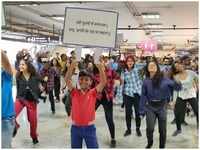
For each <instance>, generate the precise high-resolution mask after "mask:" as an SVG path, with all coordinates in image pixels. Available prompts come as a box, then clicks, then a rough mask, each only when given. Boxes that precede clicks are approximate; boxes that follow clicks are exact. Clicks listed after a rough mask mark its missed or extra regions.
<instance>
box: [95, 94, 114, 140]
mask: <svg viewBox="0 0 200 150" xmlns="http://www.w3.org/2000/svg"><path fill="white" fill-rule="evenodd" d="M101 104H102V105H103V108H104V112H105V117H106V122H107V125H108V128H109V131H110V135H111V138H112V139H115V124H114V121H113V102H112V100H107V99H105V97H103V98H102V99H101V100H97V102H96V110H97V109H98V107H99V106H100V105H101Z"/></svg>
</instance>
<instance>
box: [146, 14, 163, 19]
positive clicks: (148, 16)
mask: <svg viewBox="0 0 200 150" xmlns="http://www.w3.org/2000/svg"><path fill="white" fill-rule="evenodd" d="M142 17H143V18H144V19H159V18H160V14H159V13H142Z"/></svg>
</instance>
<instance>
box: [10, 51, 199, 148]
mask: <svg viewBox="0 0 200 150" xmlns="http://www.w3.org/2000/svg"><path fill="white" fill-rule="evenodd" d="M35 58H36V59H33V58H32V57H31V55H30V54H29V52H28V51H27V50H25V49H23V50H22V51H20V52H19V53H18V54H17V55H16V62H15V69H16V70H17V74H16V76H15V77H16V85H17V96H16V101H15V113H16V117H17V116H18V115H19V114H20V112H21V111H22V109H23V108H24V107H26V108H27V111H28V113H27V115H28V119H29V122H30V136H31V138H32V140H33V143H34V144H36V143H38V142H39V141H38V138H37V137H38V134H37V103H39V102H40V101H41V100H42V101H43V102H44V103H46V99H49V102H50V108H51V113H52V114H55V113H56V109H55V103H59V102H63V103H64V107H65V110H66V113H67V115H68V116H70V112H71V101H70V99H71V98H70V94H69V92H68V89H67V86H66V82H65V80H64V78H65V74H66V72H67V71H68V69H69V67H70V64H71V63H72V61H73V60H74V59H75V58H76V55H75V52H74V51H72V52H71V56H70V57H69V56H67V55H66V54H64V53H63V54H59V53H56V55H55V56H51V55H50V52H45V53H42V52H39V53H37V54H36V56H35ZM154 59H157V61H155V62H154ZM99 61H100V62H101V63H103V64H104V65H105V67H106V70H105V72H106V76H107V86H106V87H105V89H104V90H103V92H102V95H101V96H100V97H98V98H99V99H101V101H99V102H100V103H98V104H96V109H97V108H98V107H99V105H102V106H103V108H104V111H105V119H106V122H107V125H108V128H109V131H110V135H111V147H115V146H116V141H115V124H114V121H113V104H122V105H121V107H122V108H124V107H125V118H126V126H127V130H126V131H125V133H124V136H128V135H130V134H131V117H132V115H133V111H132V106H134V107H135V118H136V133H137V136H142V134H141V132H140V124H141V117H140V115H141V114H140V110H139V107H140V106H139V105H140V103H141V102H140V97H141V96H142V92H144V91H142V89H143V86H144V83H143V81H144V79H145V78H147V77H148V69H146V66H148V65H150V66H151V65H153V64H148V62H151V61H153V62H154V63H155V64H158V65H159V66H157V68H159V69H160V71H161V72H163V75H164V77H167V78H170V79H174V78H175V76H176V78H181V75H179V69H180V68H179V67H180V66H179V65H184V67H185V69H186V70H190V71H191V72H188V76H191V81H192V80H193V76H195V77H196V74H198V57H190V56H182V57H176V58H172V57H169V56H166V57H164V58H155V56H147V57H136V56H127V57H126V58H125V60H122V59H121V56H120V55H119V56H100V58H99ZM94 62H95V60H94V57H93V56H91V55H90V54H87V55H86V56H85V58H81V60H80V61H79V62H78V66H77V67H76V69H74V71H73V76H72V82H73V84H74V86H76V87H78V86H79V85H78V84H77V82H76V81H78V73H79V72H80V71H82V70H87V72H89V73H90V74H91V76H92V78H93V81H94V82H93V83H92V86H93V87H95V86H96V85H97V84H98V83H99V76H98V74H99V71H98V69H97V66H96V64H95V63H94ZM155 64H154V65H155ZM129 65H130V66H131V67H129ZM131 69H132V70H131ZM129 73H131V74H129ZM129 76H130V77H132V78H131V79H130V78H129ZM195 79H196V85H195V86H196V95H195V99H192V100H188V99H190V97H189V98H185V97H184V96H183V97H182V99H186V100H187V101H184V103H182V102H181V100H180V99H178V100H177V97H179V96H177V93H180V92H175V91H174V93H173V96H171V97H169V101H173V100H174V101H176V105H175V111H174V114H175V118H176V119H175V121H173V123H176V125H177V130H176V131H175V133H174V134H173V135H174V136H176V135H177V134H179V133H181V125H180V124H181V123H183V122H185V120H184V117H185V115H184V116H183V114H185V112H190V111H191V108H192V109H193V110H194V114H195V115H196V116H197V122H198V108H197V107H195V105H196V104H197V100H198V79H197V78H195ZM127 81H130V83H127ZM132 82H133V83H132ZM138 82H139V83H138ZM146 82H147V84H148V81H146ZM166 82H168V81H166ZM134 84H138V85H134ZM182 84H184V83H182ZM175 87H176V88H177V89H178V86H175V85H174V88H175ZM133 89H134V90H133ZM131 90H133V91H132V93H131ZM143 90H144V89H143ZM179 90H180V89H179ZM132 98H134V99H135V100H133V101H134V103H132V101H131V99H132ZM192 98H193V97H192ZM23 99H28V100H30V101H28V102H26V101H24V100H23ZM177 101H178V102H177ZM191 101H192V102H191ZM188 104H191V107H190V106H189V105H188ZM149 109H150V108H149ZM150 117H151V118H152V117H153V114H152V115H151V116H150ZM161 118H162V117H161ZM177 118H178V119H177ZM158 119H159V118H158ZM160 124H162V127H161V128H162V129H159V131H160V134H162V133H163V135H161V141H160V148H164V147H165V141H166V131H164V129H165V128H166V127H165V125H164V124H163V122H160ZM186 124H187V123H186ZM152 126H154V125H153V123H150V125H149V127H152ZM19 127H20V125H19V124H18V123H17V121H16V125H15V128H14V132H13V136H15V135H16V134H17V130H18V128H19ZM147 132H148V133H147V138H148V145H147V148H150V147H151V146H152V144H153V142H152V141H153V139H152V137H151V136H152V132H153V131H152V130H150V129H149V130H147Z"/></svg>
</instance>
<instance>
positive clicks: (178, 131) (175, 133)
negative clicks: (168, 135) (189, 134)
mask: <svg viewBox="0 0 200 150" xmlns="http://www.w3.org/2000/svg"><path fill="white" fill-rule="evenodd" d="M178 134H181V130H176V131H174V133H173V134H172V136H177V135H178Z"/></svg>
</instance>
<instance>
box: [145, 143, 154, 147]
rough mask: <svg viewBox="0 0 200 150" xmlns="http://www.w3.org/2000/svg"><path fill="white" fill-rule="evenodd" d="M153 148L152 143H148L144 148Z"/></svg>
mask: <svg viewBox="0 0 200 150" xmlns="http://www.w3.org/2000/svg"><path fill="white" fill-rule="evenodd" d="M152 146H153V143H148V144H147V146H146V147H145V148H151V147H152Z"/></svg>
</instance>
